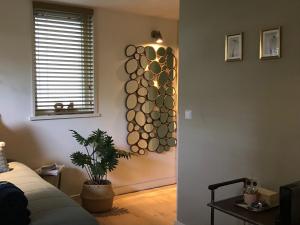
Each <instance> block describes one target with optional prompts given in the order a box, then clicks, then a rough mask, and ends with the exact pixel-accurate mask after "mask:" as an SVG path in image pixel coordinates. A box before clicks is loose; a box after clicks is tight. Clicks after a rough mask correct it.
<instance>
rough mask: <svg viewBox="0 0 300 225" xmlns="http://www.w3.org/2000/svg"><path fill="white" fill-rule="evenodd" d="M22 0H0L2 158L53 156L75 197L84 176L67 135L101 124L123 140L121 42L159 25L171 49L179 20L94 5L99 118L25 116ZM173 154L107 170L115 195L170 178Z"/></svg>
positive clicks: (27, 35) (27, 32)
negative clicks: (4, 154)
mask: <svg viewBox="0 0 300 225" xmlns="http://www.w3.org/2000/svg"><path fill="white" fill-rule="evenodd" d="M31 10H32V9H31V2H30V1H28V0H1V2H0V96H1V97H0V114H1V117H2V118H1V123H0V139H1V140H3V141H6V142H7V147H6V152H7V155H8V157H10V158H14V159H16V160H18V161H21V162H24V163H26V164H28V165H29V166H30V167H32V168H36V167H38V166H41V165H42V164H44V163H47V162H51V161H55V162H58V163H63V164H65V165H66V166H67V169H66V170H65V172H64V174H63V178H62V189H63V190H64V191H65V192H66V193H68V194H77V193H79V191H80V188H81V183H82V181H83V180H84V178H83V176H82V174H81V172H80V170H79V169H78V168H75V167H73V166H72V165H71V162H70V159H69V155H70V154H71V153H72V152H73V151H75V150H78V149H79V146H78V144H77V143H76V142H75V141H74V140H73V138H72V137H71V134H70V132H69V130H70V129H75V130H77V131H79V132H80V133H82V134H83V135H87V134H89V133H90V132H91V131H92V130H95V129H97V128H100V129H102V130H106V131H108V133H109V134H110V135H112V136H113V138H114V140H115V143H116V146H117V147H119V148H122V149H128V146H127V143H126V135H127V130H126V127H127V123H126V121H125V113H126V109H125V97H126V95H125V91H124V83H125V82H126V80H127V79H128V76H127V75H126V73H125V71H124V62H125V60H126V57H125V56H124V49H125V46H126V45H128V44H130V43H133V44H147V43H151V42H152V40H151V38H150V32H151V30H152V29H159V30H161V32H162V34H163V36H164V38H165V40H166V44H168V45H170V46H172V47H173V48H176V47H177V21H172V20H166V19H158V18H153V17H146V16H137V15H133V14H126V13H120V12H113V11H108V10H102V9H97V10H96V11H95V24H96V40H95V41H96V70H97V85H98V97H99V98H98V103H99V112H100V113H101V115H102V116H101V117H98V118H82V119H67V120H66V119H64V120H49V121H29V117H30V116H31V74H32V54H31V52H32V48H31V45H32V34H31V29H32V22H31V21H32V19H31V18H32V16H31ZM175 154H176V153H175V151H171V152H168V153H166V154H161V155H159V154H153V153H152V154H147V155H145V156H141V157H135V158H133V159H132V160H130V161H122V162H121V164H120V166H119V167H118V168H117V170H115V171H114V172H113V173H112V174H111V175H110V179H111V180H112V181H113V184H114V186H115V188H116V189H115V190H116V191H117V193H122V192H126V191H131V190H138V189H143V188H147V187H153V186H158V185H163V184H169V183H173V182H174V181H175V176H176V175H175Z"/></svg>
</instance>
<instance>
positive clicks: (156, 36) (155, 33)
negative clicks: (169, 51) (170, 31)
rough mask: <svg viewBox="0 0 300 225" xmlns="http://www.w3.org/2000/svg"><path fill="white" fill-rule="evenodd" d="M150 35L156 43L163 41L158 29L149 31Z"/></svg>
mask: <svg viewBox="0 0 300 225" xmlns="http://www.w3.org/2000/svg"><path fill="white" fill-rule="evenodd" d="M151 37H152V38H153V39H154V40H155V42H156V43H158V44H161V43H163V38H162V36H161V33H160V31H158V30H153V31H152V32H151Z"/></svg>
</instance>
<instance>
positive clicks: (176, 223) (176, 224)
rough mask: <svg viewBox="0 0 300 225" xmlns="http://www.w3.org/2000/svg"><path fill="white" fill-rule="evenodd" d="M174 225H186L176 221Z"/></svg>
mask: <svg viewBox="0 0 300 225" xmlns="http://www.w3.org/2000/svg"><path fill="white" fill-rule="evenodd" d="M174 225H184V224H183V223H181V222H179V221H178V220H177V221H175V223H174Z"/></svg>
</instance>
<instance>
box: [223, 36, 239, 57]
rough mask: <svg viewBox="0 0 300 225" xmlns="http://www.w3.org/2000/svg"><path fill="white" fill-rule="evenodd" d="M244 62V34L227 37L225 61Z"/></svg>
mask: <svg viewBox="0 0 300 225" xmlns="http://www.w3.org/2000/svg"><path fill="white" fill-rule="evenodd" d="M241 60H243V33H239V34H232V35H226V36H225V61H226V62H232V61H241Z"/></svg>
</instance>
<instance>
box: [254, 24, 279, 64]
mask: <svg viewBox="0 0 300 225" xmlns="http://www.w3.org/2000/svg"><path fill="white" fill-rule="evenodd" d="M259 52H260V53H259V58H260V59H276V58H280V56H281V27H277V28H273V29H268V30H261V32H260V51H259Z"/></svg>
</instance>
